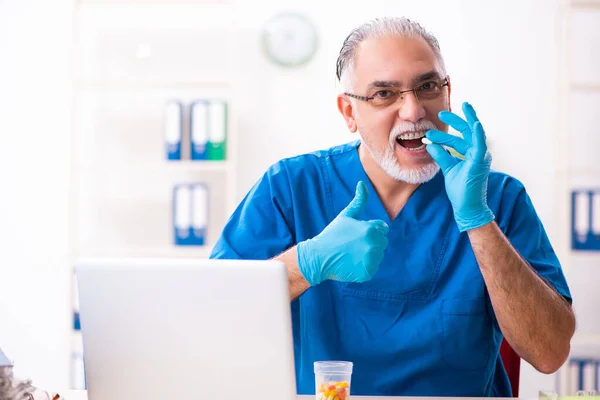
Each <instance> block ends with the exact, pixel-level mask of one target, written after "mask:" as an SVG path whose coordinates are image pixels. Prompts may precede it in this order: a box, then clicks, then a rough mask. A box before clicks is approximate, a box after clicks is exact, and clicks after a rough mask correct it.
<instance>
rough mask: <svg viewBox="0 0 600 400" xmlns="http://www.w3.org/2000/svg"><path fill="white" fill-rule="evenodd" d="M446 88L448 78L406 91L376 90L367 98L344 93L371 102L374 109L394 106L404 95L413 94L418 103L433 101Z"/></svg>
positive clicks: (420, 84)
mask: <svg viewBox="0 0 600 400" xmlns="http://www.w3.org/2000/svg"><path fill="white" fill-rule="evenodd" d="M444 86H448V77H446V78H444V80H443V81H441V82H439V81H435V80H432V81H426V82H421V83H419V84H417V85H416V86H415V87H414V88H412V89H408V90H396V89H392V88H385V89H376V91H375V92H374V93H372V94H370V95H368V96H359V95H356V94H353V93H344V94H345V95H346V96H350V97H353V98H355V99H358V100H362V101H367V102H368V101H371V104H372V105H373V106H375V107H387V106H390V105H392V104H394V103H395V102H396V101H397V100H398V99H400V100H404V96H403V94H404V93H408V92H413V93H414V95H415V98H416V99H417V100H419V101H427V100H435V99H437V98H439V97H440V96H441V95H442V88H443V87H444Z"/></svg>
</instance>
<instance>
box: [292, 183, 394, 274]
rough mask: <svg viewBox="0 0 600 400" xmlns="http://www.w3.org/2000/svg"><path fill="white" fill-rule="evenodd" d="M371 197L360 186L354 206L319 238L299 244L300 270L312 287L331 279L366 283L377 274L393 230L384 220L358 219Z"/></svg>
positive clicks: (332, 222) (341, 214)
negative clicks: (388, 234)
mask: <svg viewBox="0 0 600 400" xmlns="http://www.w3.org/2000/svg"><path fill="white" fill-rule="evenodd" d="M368 195H369V194H368V192H367V186H366V185H365V184H364V182H358V184H357V185H356V195H355V196H354V199H352V201H351V202H350V204H348V206H347V207H346V208H345V209H343V210H342V212H340V213H339V214H338V216H337V217H336V218H335V219H334V220H333V221H331V223H330V224H329V225H327V227H325V229H323V231H322V232H321V233H320V234H319V235H317V236H315V237H314V238H312V239H309V240H306V241H304V242H301V243H299V244H298V246H297V248H296V249H297V252H298V268H299V269H300V272H301V273H302V275H303V276H304V278H305V279H306V280H307V282H308V283H309V284H310V285H311V286H314V285H317V284H319V283H321V282H323V281H324V280H327V279H331V280H336V281H342V282H365V281H368V280H370V279H371V278H373V276H374V275H375V273H376V272H377V269H378V268H379V264H380V263H381V261H382V260H383V255H384V251H385V249H386V247H387V245H388V239H387V233H388V230H389V227H388V226H387V224H386V223H385V222H383V221H381V220H372V221H360V220H359V219H358V218H359V217H360V215H361V213H362V211H363V209H364V208H365V205H366V204H367V199H368Z"/></svg>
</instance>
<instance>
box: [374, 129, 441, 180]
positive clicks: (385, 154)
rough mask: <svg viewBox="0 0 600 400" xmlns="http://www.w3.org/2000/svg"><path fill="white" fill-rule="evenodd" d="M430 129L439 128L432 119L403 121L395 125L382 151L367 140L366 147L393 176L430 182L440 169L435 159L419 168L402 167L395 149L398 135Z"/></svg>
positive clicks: (380, 165) (378, 163) (400, 178)
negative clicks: (415, 121) (386, 145)
mask: <svg viewBox="0 0 600 400" xmlns="http://www.w3.org/2000/svg"><path fill="white" fill-rule="evenodd" d="M430 129H437V127H436V126H435V125H434V124H433V122H431V121H427V120H422V121H419V122H417V123H415V124H413V123H411V122H403V123H401V124H400V125H398V126H396V127H394V129H393V130H392V132H390V137H389V146H388V147H386V148H384V149H383V150H381V151H376V150H375V149H373V146H371V144H370V143H367V142H366V141H365V144H366V147H367V149H368V150H369V153H371V156H372V157H373V159H374V160H375V162H376V163H377V165H379V167H380V168H381V169H382V170H384V171H385V173H387V174H388V175H389V176H391V177H392V178H394V179H396V180H398V181H403V182H406V183H410V184H421V183H425V182H429V181H430V180H431V179H433V177H435V176H436V174H437V173H438V171H439V170H440V166H439V165H438V164H437V163H436V162H435V161H433V160H431V162H430V163H428V164H426V165H423V166H421V167H417V168H406V167H401V166H400V164H399V163H398V158H397V157H396V152H395V151H394V146H395V145H396V137H397V136H398V135H399V134H401V133H405V132H414V131H428V130H430Z"/></svg>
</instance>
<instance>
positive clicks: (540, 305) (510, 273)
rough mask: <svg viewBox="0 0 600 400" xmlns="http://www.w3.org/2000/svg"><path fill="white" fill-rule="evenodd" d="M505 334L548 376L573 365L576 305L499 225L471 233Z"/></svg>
mask: <svg viewBox="0 0 600 400" xmlns="http://www.w3.org/2000/svg"><path fill="white" fill-rule="evenodd" d="M468 235H469V239H470V241H471V245H472V247H473V252H474V253H475V257H476V259H477V262H478V264H479V267H480V269H481V272H482V274H483V278H484V280H485V283H486V286H487V289H488V292H489V295H490V299H491V301H492V305H493V307H494V311H495V314H496V317H497V319H498V323H499V325H500V329H501V330H502V333H503V334H504V336H505V338H506V340H507V341H508V342H509V343H510V345H511V346H512V347H513V348H514V350H515V351H516V352H517V353H518V354H519V355H520V356H521V357H522V358H524V359H525V360H526V361H528V362H529V363H530V364H531V365H533V366H534V367H535V368H536V369H537V370H539V371H540V372H543V373H552V372H554V371H556V370H557V369H558V368H559V367H560V366H561V365H562V364H563V363H564V361H565V360H566V359H567V357H568V354H569V351H570V340H571V337H572V336H573V333H574V330H575V316H574V314H573V311H572V310H571V307H570V305H569V304H568V303H567V302H566V301H565V300H564V299H563V298H562V296H561V295H560V294H558V293H557V292H556V291H555V290H554V288H551V287H550V286H549V285H547V284H546V283H545V282H544V281H543V280H542V278H540V277H539V276H538V275H537V273H536V272H535V271H534V270H533V269H532V268H531V266H530V265H529V264H528V263H527V262H526V261H525V260H524V259H523V258H522V257H521V256H520V254H519V253H518V252H517V251H516V250H515V249H514V248H513V247H512V245H511V244H510V242H509V241H508V239H507V238H506V236H505V235H504V233H503V232H502V231H501V230H500V228H499V227H498V225H496V223H495V222H491V223H489V224H487V225H484V226H482V227H480V228H476V229H473V230H470V231H468Z"/></svg>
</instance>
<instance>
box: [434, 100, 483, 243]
mask: <svg viewBox="0 0 600 400" xmlns="http://www.w3.org/2000/svg"><path fill="white" fill-rule="evenodd" d="M463 112H464V114H465V116H466V118H467V121H464V120H463V119H462V118H460V117H459V116H457V115H456V114H453V113H451V112H449V111H442V112H440V113H439V118H440V120H441V121H442V122H444V123H445V124H448V125H450V126H451V127H453V128H454V129H456V130H457V131H459V132H461V133H462V135H463V139H461V138H459V137H457V136H453V135H449V134H447V133H445V132H441V131H436V130H431V131H428V132H427V133H426V137H427V139H429V140H430V141H431V142H433V144H428V145H427V152H429V154H430V155H431V157H432V158H433V159H434V160H435V162H437V163H438V164H439V166H440V167H441V170H442V173H443V174H444V177H445V181H446V192H447V193H448V198H449V199H450V203H452V209H453V211H454V219H455V220H456V223H457V225H458V229H459V230H460V231H461V232H464V231H467V230H470V229H475V228H478V227H480V226H483V225H486V224H487V223H489V222H491V221H493V220H494V213H493V212H492V210H490V208H489V207H488V204H487V183H488V175H489V172H490V165H491V163H492V157H491V155H490V154H489V152H488V151H487V144H486V142H485V132H484V131H483V127H482V126H481V122H479V119H477V115H476V114H475V110H474V109H473V107H472V106H471V105H470V104H468V103H464V104H463ZM441 144H443V145H446V146H450V147H452V148H454V149H455V150H456V151H458V152H459V153H460V154H462V155H464V156H465V159H464V160H457V159H456V158H454V157H452V156H451V155H450V154H448V153H447V152H446V151H445V150H444V149H443V148H442V146H440V145H441Z"/></svg>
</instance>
